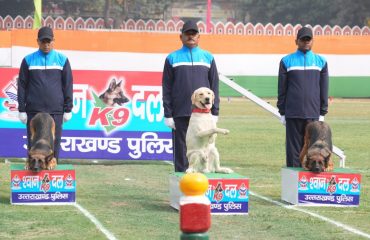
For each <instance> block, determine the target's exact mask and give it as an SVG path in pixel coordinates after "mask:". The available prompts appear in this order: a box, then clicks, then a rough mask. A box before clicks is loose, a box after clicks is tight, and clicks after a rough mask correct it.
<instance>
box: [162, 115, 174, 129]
mask: <svg viewBox="0 0 370 240" xmlns="http://www.w3.org/2000/svg"><path fill="white" fill-rule="evenodd" d="M164 124H166V126H167V127H169V128H172V129H173V130H176V127H175V121H174V120H173V118H164Z"/></svg>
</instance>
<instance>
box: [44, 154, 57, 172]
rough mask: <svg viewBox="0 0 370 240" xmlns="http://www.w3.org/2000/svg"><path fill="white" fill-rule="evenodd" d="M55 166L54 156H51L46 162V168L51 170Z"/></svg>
mask: <svg viewBox="0 0 370 240" xmlns="http://www.w3.org/2000/svg"><path fill="white" fill-rule="evenodd" d="M56 166H57V160H56V158H55V157H53V158H52V159H51V160H50V161H49V162H48V165H47V167H46V168H47V169H48V170H53V169H54V168H55V167H56Z"/></svg>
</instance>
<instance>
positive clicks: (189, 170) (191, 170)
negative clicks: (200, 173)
mask: <svg viewBox="0 0 370 240" xmlns="http://www.w3.org/2000/svg"><path fill="white" fill-rule="evenodd" d="M185 172H186V173H195V170H194V168H188V169H186V171H185Z"/></svg>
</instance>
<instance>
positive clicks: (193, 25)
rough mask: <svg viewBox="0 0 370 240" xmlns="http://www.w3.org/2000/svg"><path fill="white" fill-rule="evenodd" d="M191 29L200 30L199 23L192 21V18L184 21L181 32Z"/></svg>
mask: <svg viewBox="0 0 370 240" xmlns="http://www.w3.org/2000/svg"><path fill="white" fill-rule="evenodd" d="M190 30H193V31H196V32H199V30H198V26H197V23H196V22H194V21H192V20H189V21H186V22H185V23H184V25H183V26H182V30H181V32H182V33H184V32H187V31H190Z"/></svg>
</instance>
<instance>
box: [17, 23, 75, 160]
mask: <svg viewBox="0 0 370 240" xmlns="http://www.w3.org/2000/svg"><path fill="white" fill-rule="evenodd" d="M54 40H55V39H54V33H53V30H52V29H51V28H49V27H42V28H40V29H39V31H38V35H37V44H38V46H39V50H38V51H36V52H34V53H31V54H29V55H27V56H26V57H25V58H24V59H23V61H22V64H21V67H20V70H19V78H18V110H19V119H20V120H21V122H22V123H24V124H27V140H28V148H30V147H31V146H30V145H31V141H30V140H31V132H30V121H31V119H32V118H33V117H34V116H35V115H36V114H37V113H39V112H46V113H49V114H50V115H51V116H52V118H53V119H54V122H55V142H54V156H55V158H56V159H57V160H58V158H59V149H60V141H61V136H62V124H63V121H68V120H70V119H71V118H72V112H71V110H72V106H73V78H72V70H71V66H70V64H69V61H68V58H67V57H66V56H64V55H63V54H61V53H59V52H57V51H55V50H54V49H53V47H54Z"/></svg>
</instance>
